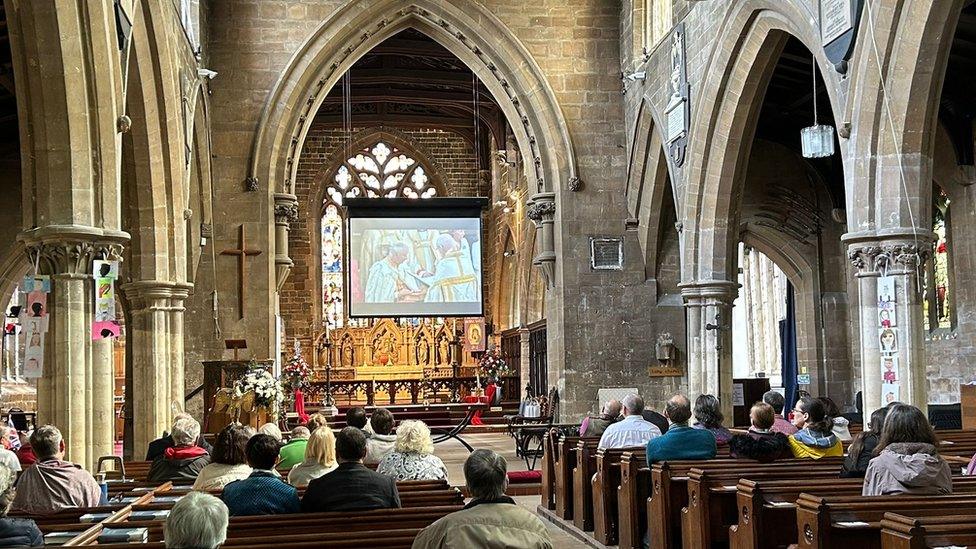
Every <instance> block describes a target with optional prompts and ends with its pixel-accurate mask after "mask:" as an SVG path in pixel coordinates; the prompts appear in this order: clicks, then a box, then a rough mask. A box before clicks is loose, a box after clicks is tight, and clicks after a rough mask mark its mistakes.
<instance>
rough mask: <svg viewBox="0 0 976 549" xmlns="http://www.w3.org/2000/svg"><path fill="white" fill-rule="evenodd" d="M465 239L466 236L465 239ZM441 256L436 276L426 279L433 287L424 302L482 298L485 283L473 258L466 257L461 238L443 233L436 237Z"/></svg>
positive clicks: (438, 251)
mask: <svg viewBox="0 0 976 549" xmlns="http://www.w3.org/2000/svg"><path fill="white" fill-rule="evenodd" d="M462 240H463V239H462ZM435 245H436V247H437V253H438V256H439V257H440V259H438V260H437V265H436V266H435V267H434V276H432V277H430V278H428V279H425V282H426V283H427V284H428V285H429V286H430V289H428V290H427V295H426V296H425V297H424V301H426V302H428V303H455V302H465V301H466V302H471V301H481V294H480V292H479V290H480V289H481V285H480V284H479V283H478V277H477V276H476V275H475V272H474V266H473V265H472V263H471V257H470V256H468V257H465V255H464V254H463V253H462V252H461V249H460V246H459V245H458V242H457V240H455V239H454V237H453V236H451V235H449V234H442V235H440V236H438V237H437V239H436V240H435Z"/></svg>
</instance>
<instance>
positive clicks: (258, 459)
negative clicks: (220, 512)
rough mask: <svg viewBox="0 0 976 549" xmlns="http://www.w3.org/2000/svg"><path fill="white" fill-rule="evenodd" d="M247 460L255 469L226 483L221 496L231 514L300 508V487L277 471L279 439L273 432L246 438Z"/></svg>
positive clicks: (294, 510)
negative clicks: (283, 477) (245, 476)
mask: <svg viewBox="0 0 976 549" xmlns="http://www.w3.org/2000/svg"><path fill="white" fill-rule="evenodd" d="M245 453H246V454H247V464H248V465H250V466H251V469H253V472H252V473H251V476H249V477H247V478H246V479H244V480H237V481H234V482H231V483H230V484H228V485H227V486H225V487H224V493H223V495H222V498H221V499H223V500H224V503H225V504H227V509H228V510H229V511H230V516H232V517H241V516H250V515H283V514H288V513H297V512H298V511H299V509H300V508H301V502H300V501H299V499H298V491H297V490H296V489H295V487H294V486H289V485H288V484H285V482H284V481H282V480H281V477H280V476H279V475H278V472H277V471H275V464H276V463H277V462H278V441H277V440H275V439H274V437H272V436H270V435H254V436H253V437H251V440H248V441H247V448H246V449H245Z"/></svg>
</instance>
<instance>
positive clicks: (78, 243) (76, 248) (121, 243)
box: [18, 225, 129, 276]
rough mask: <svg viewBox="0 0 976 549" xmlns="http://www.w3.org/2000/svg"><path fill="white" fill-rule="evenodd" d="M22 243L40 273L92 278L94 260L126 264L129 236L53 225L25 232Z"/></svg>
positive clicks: (106, 231) (75, 226)
mask: <svg viewBox="0 0 976 549" xmlns="http://www.w3.org/2000/svg"><path fill="white" fill-rule="evenodd" d="M18 240H20V242H21V243H23V245H24V247H25V248H26V251H27V257H28V260H29V261H30V262H31V265H36V266H37V269H38V272H39V273H42V274H49V275H68V276H90V274H91V269H92V261H93V260H95V259H101V258H107V259H113V260H117V261H121V260H122V251H123V249H124V248H125V244H126V243H128V242H129V233H126V232H123V231H113V230H108V229H99V228H97V227H86V226H80V225H49V226H47V227H42V228H38V229H31V230H29V231H25V232H23V233H21V234H20V235H19V236H18Z"/></svg>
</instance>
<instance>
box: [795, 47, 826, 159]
mask: <svg viewBox="0 0 976 549" xmlns="http://www.w3.org/2000/svg"><path fill="white" fill-rule="evenodd" d="M800 144H801V146H802V149H803V157H804V158H826V157H828V156H833V154H834V127H833V126H829V125H826V124H820V123H819V121H818V116H817V59H816V57H814V58H813V125H812V126H807V127H806V128H803V129H802V130H800Z"/></svg>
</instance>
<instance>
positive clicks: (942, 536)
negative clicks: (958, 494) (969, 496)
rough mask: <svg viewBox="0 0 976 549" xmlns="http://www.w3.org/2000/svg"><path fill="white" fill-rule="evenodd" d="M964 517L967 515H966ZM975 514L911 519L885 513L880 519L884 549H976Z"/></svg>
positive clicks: (971, 511) (913, 516)
mask: <svg viewBox="0 0 976 549" xmlns="http://www.w3.org/2000/svg"><path fill="white" fill-rule="evenodd" d="M964 513H965V514H964ZM974 513H976V511H974V510H972V509H960V510H959V514H952V515H942V514H940V516H917V515H916V514H914V513H913V514H911V516H906V515H901V514H897V513H885V514H884V518H883V519H881V547H882V548H883V549H927V548H928V547H948V546H955V547H972V546H974V545H976V514H974Z"/></svg>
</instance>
